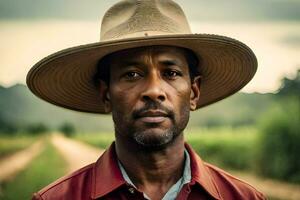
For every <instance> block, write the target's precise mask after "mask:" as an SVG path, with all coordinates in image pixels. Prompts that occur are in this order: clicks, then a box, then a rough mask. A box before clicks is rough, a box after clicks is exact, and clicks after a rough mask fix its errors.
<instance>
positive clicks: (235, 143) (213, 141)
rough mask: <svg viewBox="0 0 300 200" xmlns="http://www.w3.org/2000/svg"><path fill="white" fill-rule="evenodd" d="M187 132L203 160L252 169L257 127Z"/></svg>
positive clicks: (238, 168)
mask: <svg viewBox="0 0 300 200" xmlns="http://www.w3.org/2000/svg"><path fill="white" fill-rule="evenodd" d="M186 132H187V134H186V139H187V141H188V143H189V144H190V145H191V146H192V147H193V148H194V150H195V151H196V152H197V153H198V154H199V155H200V156H201V158H202V159H203V160H205V161H207V162H210V163H213V164H215V165H217V166H220V167H224V168H229V169H237V170H250V169H251V168H252V167H253V160H254V159H255V156H256V155H255V153H256V152H255V151H254V149H255V146H256V142H257V134H258V133H257V131H256V129H254V128H247V127H245V128H236V129H232V128H224V127H223V128H215V129H198V130H197V129H193V130H190V131H186Z"/></svg>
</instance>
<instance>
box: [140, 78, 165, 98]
mask: <svg viewBox="0 0 300 200" xmlns="http://www.w3.org/2000/svg"><path fill="white" fill-rule="evenodd" d="M141 98H142V100H143V101H149V100H152V101H160V102H162V101H164V100H166V93H165V90H164V89H163V81H162V80H161V77H159V76H158V75H156V74H152V75H150V76H149V77H148V79H147V81H146V83H145V87H144V91H143V92H142V93H141Z"/></svg>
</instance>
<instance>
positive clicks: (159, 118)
mask: <svg viewBox="0 0 300 200" xmlns="http://www.w3.org/2000/svg"><path fill="white" fill-rule="evenodd" d="M168 117H169V115H168V114H167V113H166V112H164V111H160V110H148V111H144V112H142V113H139V114H138V115H137V119H138V120H140V121H142V122H144V123H161V122H163V121H165V120H166V119H167V118H168Z"/></svg>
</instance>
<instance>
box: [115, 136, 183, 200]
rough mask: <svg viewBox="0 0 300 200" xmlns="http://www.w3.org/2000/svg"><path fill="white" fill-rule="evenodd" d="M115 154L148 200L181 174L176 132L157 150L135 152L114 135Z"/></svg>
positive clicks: (180, 143)
mask: <svg viewBox="0 0 300 200" xmlns="http://www.w3.org/2000/svg"><path fill="white" fill-rule="evenodd" d="M116 153H117V156H118V159H119V161H120V162H121V163H122V165H123V167H124V168H125V170H126V172H127V174H128V176H129V178H130V179H131V180H132V182H133V183H134V185H135V186H136V187H137V188H138V189H139V190H140V191H142V192H144V193H146V194H147V196H149V197H150V198H151V199H152V200H154V199H162V197H163V196H164V194H165V193H166V192H167V191H168V190H169V189H170V187H171V186H172V185H174V184H175V183H176V182H177V181H178V180H179V179H180V177H181V176H182V172H183V168H184V139H183V135H180V136H178V137H177V138H176V140H175V141H173V142H172V143H171V144H170V145H168V146H167V147H166V148H164V149H162V150H159V151H146V152H145V151H138V150H137V149H134V148H132V149H131V148H128V144H126V143H124V140H123V141H120V140H118V139H117V138H116Z"/></svg>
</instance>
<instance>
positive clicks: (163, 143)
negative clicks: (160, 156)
mask: <svg viewBox="0 0 300 200" xmlns="http://www.w3.org/2000/svg"><path fill="white" fill-rule="evenodd" d="M175 135H176V134H174V132H173V131H171V130H167V131H161V130H147V131H142V132H136V133H135V134H134V137H133V139H134V140H135V142H136V143H137V144H138V146H139V147H140V148H141V150H146V151H158V150H162V149H164V148H166V147H168V145H170V144H171V143H172V142H173V141H174V139H175Z"/></svg>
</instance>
